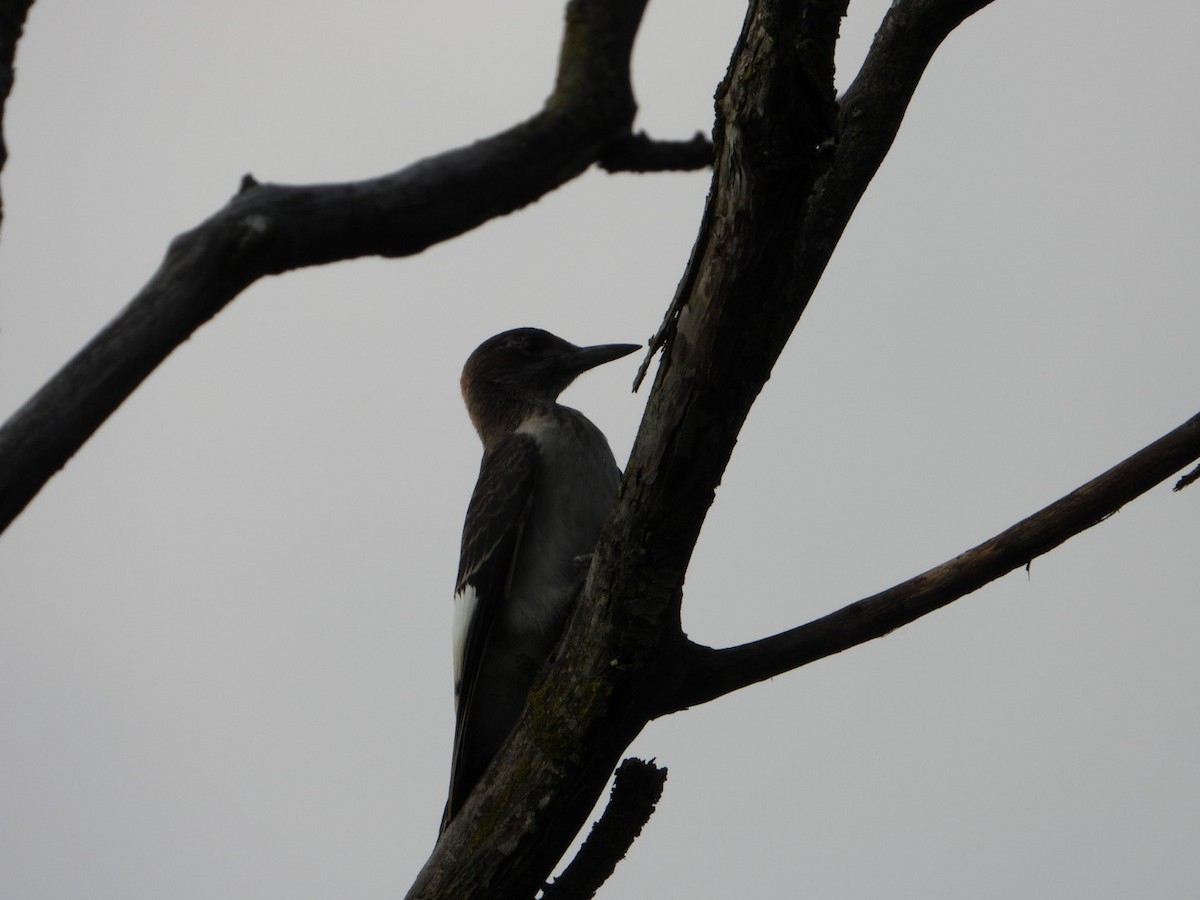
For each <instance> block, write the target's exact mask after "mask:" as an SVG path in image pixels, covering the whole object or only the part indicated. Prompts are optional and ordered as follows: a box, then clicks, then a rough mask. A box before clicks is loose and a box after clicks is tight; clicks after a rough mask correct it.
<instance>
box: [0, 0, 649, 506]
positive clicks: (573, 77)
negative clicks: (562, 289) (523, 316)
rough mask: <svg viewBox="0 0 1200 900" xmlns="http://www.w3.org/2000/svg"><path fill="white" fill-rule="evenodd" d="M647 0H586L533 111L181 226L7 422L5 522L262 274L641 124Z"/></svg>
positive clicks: (573, 156) (455, 208) (474, 203)
mask: <svg viewBox="0 0 1200 900" xmlns="http://www.w3.org/2000/svg"><path fill="white" fill-rule="evenodd" d="M644 7H645V0H572V2H571V3H570V4H569V5H568V7H567V17H566V18H567V21H566V29H565V33H564V37H563V49H562V56H561V60H560V63H559V71H558V77H557V82H556V86H555V90H554V93H553V94H552V95H551V97H550V98H549V99H548V100H547V101H546V105H545V108H544V109H543V110H542V111H541V112H539V113H538V114H537V115H535V116H533V118H531V119H529V120H528V121H526V122H523V123H521V124H519V125H516V126H514V127H513V128H510V129H509V130H507V131H504V132H501V133H500V134H497V135H495V136H493V137H491V138H487V139H485V140H482V141H479V142H478V143H475V144H472V145H470V146H468V147H462V148H459V149H457V150H451V151H449V152H447V153H443V154H441V155H439V156H434V157H431V158H429V159H425V160H422V161H421V162H418V163H416V164H414V165H412V166H409V167H408V168H406V169H402V170H401V171H399V172H396V173H394V174H391V175H386V176H383V177H380V178H374V179H369V180H366V181H359V182H352V183H345V184H327V185H314V186H304V187H297V186H288V185H273V184H258V183H257V182H254V181H253V179H251V180H250V181H248V182H245V183H244V184H243V190H241V191H240V192H239V193H238V194H237V195H236V196H235V197H234V198H233V199H232V200H230V202H229V203H228V204H227V205H226V206H225V207H224V208H223V209H222V210H220V211H219V212H217V213H216V214H215V215H213V216H212V217H210V218H209V219H208V220H206V221H205V222H203V223H201V224H200V225H199V226H197V227H196V228H194V229H193V230H191V231H189V232H186V233H185V234H182V235H180V236H179V237H177V238H176V239H175V240H174V241H173V242H172V243H171V247H170V249H169V250H168V252H167V255H166V258H165V259H164V260H163V263H162V265H161V267H160V268H159V270H158V271H157V272H156V273H155V274H154V275H153V276H152V277H151V279H150V281H149V283H147V284H146V286H145V287H144V288H142V290H141V291H140V292H139V293H138V295H137V296H136V297H134V298H133V300H132V301H131V302H130V303H129V305H128V306H127V307H126V308H125V309H124V310H123V311H122V312H121V313H120V314H119V315H118V316H117V317H116V318H115V319H114V320H113V321H112V322H111V323H109V324H108V325H107V326H106V327H105V328H104V329H103V330H102V331H101V332H100V333H99V334H98V335H97V336H96V337H95V338H94V339H93V340H92V341H91V342H90V343H89V344H88V345H87V346H86V347H84V348H83V349H82V350H81V351H80V352H79V353H78V354H77V355H76V356H75V357H74V358H73V359H72V360H71V361H70V362H68V363H67V364H66V366H64V367H63V368H62V369H61V370H60V371H59V372H58V373H57V374H56V375H55V376H54V377H53V378H52V379H51V380H50V382H49V383H47V384H46V385H45V386H44V387H43V388H42V389H41V390H40V391H38V393H37V394H35V395H34V396H33V397H32V398H31V399H30V400H29V401H28V402H27V403H26V404H25V405H24V406H23V407H22V408H21V409H19V410H18V411H17V412H16V413H15V414H14V415H13V416H12V418H11V419H10V420H9V421H8V422H7V423H5V425H4V427H3V428H2V429H0V530H3V529H4V528H5V527H7V526H8V524H9V523H10V522H11V521H12V520H13V519H14V518H15V517H16V516H17V515H18V514H19V513H20V512H21V510H22V509H24V507H25V506H26V504H28V503H29V501H30V500H32V499H33V497H34V496H35V495H36V494H37V492H38V491H39V490H40V489H41V487H42V485H44V484H45V483H46V481H47V480H48V479H49V478H50V477H51V476H52V475H53V474H54V473H55V472H56V471H58V469H60V468H61V467H62V466H63V465H64V464H65V463H66V462H67V460H68V459H70V457H71V456H72V455H73V454H74V453H75V451H76V450H78V449H79V447H80V446H82V444H83V443H84V441H86V440H87V439H88V437H90V436H91V434H92V433H93V432H94V431H95V430H96V429H97V428H98V427H99V426H100V424H101V423H102V422H104V420H105V419H106V418H108V416H109V415H111V414H112V412H113V411H114V410H115V409H116V408H117V407H118V406H119V405H120V404H121V403H122V402H123V401H124V400H125V398H126V397H128V396H129V394H130V393H132V392H133V390H134V389H135V388H136V387H137V386H138V385H139V384H140V383H141V382H142V380H143V379H144V378H146V376H147V375H149V374H150V372H152V371H153V370H154V368H155V367H156V366H157V365H158V364H159V363H161V362H162V361H163V360H164V359H165V358H166V357H167V356H168V355H169V354H170V353H171V351H172V350H174V349H175V347H177V346H179V344H181V343H182V342H183V341H185V340H186V339H187V338H188V337H189V336H190V335H191V334H192V333H193V332H194V331H195V330H196V329H197V328H199V327H200V326H201V325H202V324H204V323H205V322H206V321H208V320H209V319H210V318H212V317H213V316H214V315H216V314H217V313H218V312H219V311H220V310H221V309H222V308H224V306H225V304H227V303H228V302H229V301H230V300H232V299H233V298H234V297H236V296H237V295H238V293H240V292H241V291H242V290H244V289H245V288H246V287H247V286H248V285H250V284H252V283H253V282H254V281H256V280H257V279H259V278H261V277H263V276H264V275H272V274H278V273H280V272H286V271H288V270H290V269H296V268H300V267H303V266H312V265H319V264H322V263H328V262H333V261H335V260H345V259H353V258H355V257H360V256H368V255H376V256H387V257H393V256H405V255H409V254H413V253H418V252H420V251H421V250H424V249H425V248H426V247H429V246H430V245H432V244H435V243H438V242H439V241H444V240H446V239H448V238H451V237H454V236H455V235H458V234H461V233H463V232H464V231H468V230H470V229H472V228H474V227H476V226H477V225H480V224H481V223H483V222H485V221H487V220H489V219H492V218H495V217H496V216H501V215H504V214H506V213H509V212H512V211H514V210H517V209H520V208H521V207H522V206H525V205H527V204H529V203H532V202H533V201H534V200H537V199H538V198H539V197H541V196H542V195H544V194H546V193H547V192H549V191H551V190H553V189H554V188H556V187H558V186H559V185H561V184H563V183H565V182H566V181H569V180H570V179H572V178H574V177H575V176H577V175H579V174H580V173H581V172H583V171H584V170H585V169H586V168H587V167H588V166H589V165H591V164H592V163H594V162H595V161H596V160H597V159H598V158H599V157H600V156H601V155H602V154H603V153H604V151H605V150H606V149H607V147H608V146H609V145H610V144H612V143H613V141H615V140H618V139H620V138H622V137H623V136H625V135H626V134H628V132H629V126H630V123H631V122H632V120H633V116H634V111H635V104H634V98H633V90H632V87H631V85H630V80H629V57H630V53H631V50H632V46H633V39H634V36H635V35H636V33H637V29H638V26H639V24H640V21H641V15H642V11H643V8H644Z"/></svg>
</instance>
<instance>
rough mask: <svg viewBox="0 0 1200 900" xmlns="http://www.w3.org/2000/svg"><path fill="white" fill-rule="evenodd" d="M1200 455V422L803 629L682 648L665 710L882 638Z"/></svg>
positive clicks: (1018, 563) (1031, 556) (1090, 521)
mask: <svg viewBox="0 0 1200 900" xmlns="http://www.w3.org/2000/svg"><path fill="white" fill-rule="evenodd" d="M1197 458H1200V415H1196V416H1194V417H1192V418H1191V419H1189V420H1188V421H1187V422H1184V423H1183V424H1182V425H1180V426H1179V427H1178V428H1176V429H1175V430H1174V431H1171V432H1170V433H1168V434H1166V435H1164V436H1163V437H1161V438H1159V439H1158V440H1157V441H1155V442H1154V443H1152V444H1150V445H1148V446H1147V447H1144V448H1143V449H1141V450H1139V451H1138V452H1137V453H1135V454H1134V455H1133V456H1131V457H1129V458H1128V459H1126V460H1125V461H1124V462H1121V463H1118V464H1117V465H1115V466H1113V467H1112V468H1111V469H1109V470H1108V471H1107V472H1105V473H1104V474H1102V475H1100V476H1098V477H1096V478H1094V479H1092V480H1091V481H1089V482H1088V483H1087V484H1085V485H1083V486H1082V487H1080V488H1077V489H1076V490H1074V491H1072V492H1071V493H1069V494H1067V495H1066V496H1065V497H1063V498H1061V499H1059V500H1056V501H1055V502H1054V503H1051V504H1050V505H1049V506H1047V507H1046V508H1045V509H1043V510H1041V511H1039V512H1036V513H1034V514H1033V515H1032V516H1029V517H1028V518H1027V519H1024V520H1022V521H1020V522H1018V523H1017V524H1016V525H1013V526H1012V527H1011V528H1009V529H1007V530H1006V531H1003V532H1001V533H1000V534H998V535H996V536H995V537H994V538H992V539H991V540H988V541H985V542H984V543H982V544H980V545H979V546H978V547H975V548H973V549H971V550H968V551H966V552H965V553H963V554H961V555H959V556H956V557H955V558H954V559H952V560H949V561H948V562H945V563H942V564H941V565H940V566H936V567H934V568H932V569H930V570H929V571H927V572H924V573H922V574H921V575H918V576H916V577H915V578H911V579H909V580H908V581H905V582H903V583H902V584H898V585H896V586H895V587H892V588H889V589H888V590H886V591H883V592H882V593H879V594H876V595H875V596H873V597H868V598H866V599H865V600H859V601H858V602H857V603H852V604H850V605H849V606H846V607H843V608H842V609H840V610H838V611H837V612H834V613H831V614H829V615H827V616H824V617H822V618H820V619H817V620H815V621H813V622H809V623H808V624H807V625H801V626H800V627H799V628H793V629H791V630H790V631H785V632H783V633H781V634H777V635H774V636H772V637H768V638H764V639H762V640H758V641H753V642H751V643H749V644H743V645H741V646H739V647H731V648H728V649H725V650H713V649H711V648H709V647H702V646H700V645H698V644H693V643H690V642H689V643H686V644H684V645H683V646H682V648H681V651H682V652H681V654H680V657H681V658H680V663H679V665H680V668H679V670H678V671H677V672H676V673H675V675H674V677H673V678H672V679H671V683H672V685H673V693H672V694H671V695H670V696H667V697H664V700H663V713H664V714H665V713H667V712H675V711H678V710H681V709H684V708H686V707H689V706H695V705H697V704H700V703H705V702H707V701H709V700H713V699H716V698H717V697H720V696H723V695H724V694H728V693H730V692H732V691H736V690H739V689H740V688H744V687H746V686H748V685H751V684H755V683H757V682H759V681H764V680H766V679H768V678H772V677H774V676H775V675H779V674H782V673H783V672H788V671H791V670H792V669H796V668H799V667H800V666H803V665H807V664H808V663H810V662H814V661H816V660H818V659H823V658H825V657H827V656H832V655H833V654H835V653H840V652H841V651H843V650H846V649H848V648H850V647H854V646H857V645H858V644H862V643H865V642H866V641H869V640H873V639H874V638H878V637H883V636H884V635H885V634H887V633H888V632H890V631H892V630H894V629H896V628H899V627H900V626H902V625H907V624H908V623H909V622H913V621H915V620H916V619H919V618H920V617H921V616H924V615H927V614H928V613H931V612H933V611H934V610H937V609H941V608H942V607H943V606H946V605H948V604H950V603H952V602H953V601H955V600H957V599H959V598H960V597H963V596H965V595H967V594H969V593H971V592H972V591H974V590H977V589H978V588H980V587H983V585H985V584H987V583H988V582H990V581H994V580H995V579H997V578H999V577H1000V576H1001V575H1005V574H1007V573H1008V572H1011V571H1012V570H1014V569H1017V568H1020V567H1021V566H1024V565H1027V564H1028V563H1029V562H1031V561H1032V560H1033V559H1034V558H1035V557H1038V556H1041V555H1042V554H1043V553H1047V552H1049V551H1050V550H1053V549H1054V548H1055V547H1057V546H1058V545H1059V544H1061V543H1063V542H1064V541H1066V540H1068V539H1069V538H1071V537H1074V536H1075V535H1077V534H1079V533H1080V532H1081V531H1085V530H1086V529H1088V528H1091V527H1092V526H1093V525H1095V524H1097V523H1099V522H1101V521H1103V520H1104V519H1106V518H1108V517H1109V516H1111V515H1112V514H1113V513H1115V512H1116V511H1117V510H1119V509H1120V508H1121V507H1122V506H1124V505H1125V504H1126V503H1128V502H1129V501H1130V500H1133V499H1134V498H1135V497H1138V496H1140V495H1141V494H1143V493H1145V492H1146V491H1148V490H1150V488H1152V487H1154V486H1155V485H1157V484H1160V483H1161V482H1163V481H1164V480H1166V479H1167V478H1169V477H1170V476H1171V475H1173V474H1174V473H1176V472H1178V471H1179V470H1180V469H1182V468H1183V467H1184V466H1186V465H1188V464H1189V463H1191V462H1193V461H1195V460H1196V459H1197Z"/></svg>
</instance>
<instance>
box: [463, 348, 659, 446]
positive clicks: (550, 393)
mask: <svg viewBox="0 0 1200 900" xmlns="http://www.w3.org/2000/svg"><path fill="white" fill-rule="evenodd" d="M638 349H640V346H639V345H638V344H598V345H596V346H592V347H577V346H576V345H575V344H572V343H571V342H570V341H564V340H563V339H562V338H560V337H557V336H555V335H553V334H551V333H550V332H548V331H543V330H542V329H540V328H514V329H513V330H511V331H505V332H502V333H500V334H498V335H496V336H495V337H490V338H488V339H487V340H486V341H484V342H483V343H482V344H480V345H479V346H478V347H476V348H475V352H474V353H472V354H471V355H470V357H468V358H467V363H466V365H465V366H463V371H462V378H461V379H460V384H461V386H462V394H463V400H464V401H465V402H466V404H467V412H468V413H470V415H471V421H472V422H473V423H474V425H475V430H476V431H478V432H479V435H480V437H481V438H483V440H484V443H485V444H488V443H489V436H491V435H493V434H496V433H497V432H499V431H504V432H505V433H507V430H511V428H513V427H516V425H517V424H519V422H520V421H521V419H522V418H524V416H526V415H528V414H529V413H530V412H533V411H536V410H538V409H542V408H548V407H550V406H552V405H553V404H554V402H555V401H556V400H557V399H558V395H559V394H561V393H562V392H563V391H564V390H565V389H566V387H567V385H569V384H570V383H571V382H572V381H574V380H575V379H576V378H577V377H579V375H581V374H582V373H583V372H586V371H587V370H588V369H592V368H595V367H596V366H598V365H601V364H603V363H606V362H611V361H612V360H614V359H620V358H621V357H622V356H628V355H629V354H630V353H633V352H634V351H635V350H638Z"/></svg>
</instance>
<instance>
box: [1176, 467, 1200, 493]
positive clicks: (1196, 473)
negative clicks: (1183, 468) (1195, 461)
mask: <svg viewBox="0 0 1200 900" xmlns="http://www.w3.org/2000/svg"><path fill="white" fill-rule="evenodd" d="M1198 478H1200V466H1197V467H1196V468H1194V469H1192V471H1190V472H1188V473H1187V474H1186V475H1184V476H1183V477H1182V478H1180V479H1179V480H1178V481H1177V482H1175V487H1173V488H1171V490H1173V491H1182V490H1183V489H1184V488H1185V487H1187V486H1188V485H1189V484H1193V483H1194V482H1195V481H1196V479H1198Z"/></svg>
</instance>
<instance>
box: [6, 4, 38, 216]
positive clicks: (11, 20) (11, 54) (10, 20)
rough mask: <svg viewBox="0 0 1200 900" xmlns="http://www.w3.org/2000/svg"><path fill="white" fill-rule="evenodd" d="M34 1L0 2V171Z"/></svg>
mask: <svg viewBox="0 0 1200 900" xmlns="http://www.w3.org/2000/svg"><path fill="white" fill-rule="evenodd" d="M31 6H33V0H2V2H0V170H3V168H4V164H5V163H6V162H7V161H8V147H7V145H6V144H5V143H4V127H3V126H4V104H5V103H6V102H7V101H8V95H9V92H10V91H12V86H13V62H14V60H15V59H16V56H17V42H18V41H19V40H20V39H21V31H22V30H23V29H24V28H25V17H26V16H27V15H28V14H29V8H30V7H31ZM3 222H4V201H3V200H0V224H3Z"/></svg>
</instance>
